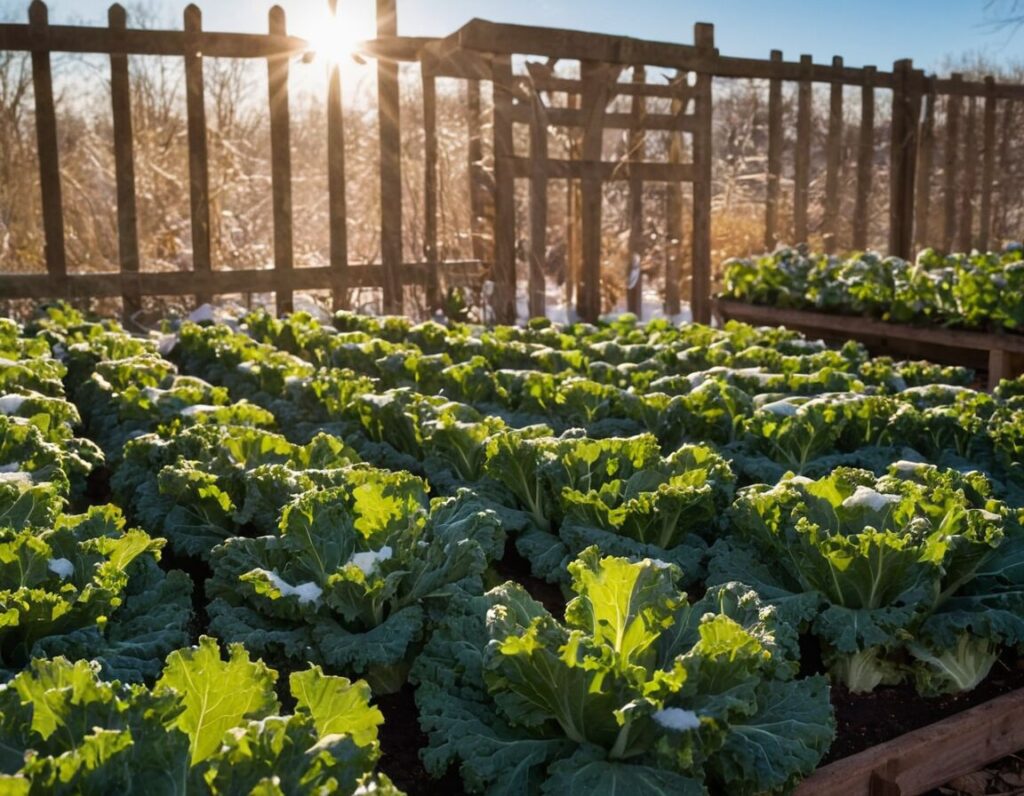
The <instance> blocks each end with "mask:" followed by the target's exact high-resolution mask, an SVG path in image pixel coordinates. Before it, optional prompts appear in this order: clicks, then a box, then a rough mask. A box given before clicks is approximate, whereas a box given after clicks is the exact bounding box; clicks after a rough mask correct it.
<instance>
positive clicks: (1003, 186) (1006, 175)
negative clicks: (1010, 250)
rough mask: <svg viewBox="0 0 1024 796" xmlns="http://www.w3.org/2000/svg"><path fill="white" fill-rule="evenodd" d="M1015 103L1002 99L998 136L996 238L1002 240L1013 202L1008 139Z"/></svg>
mask: <svg viewBox="0 0 1024 796" xmlns="http://www.w3.org/2000/svg"><path fill="white" fill-rule="evenodd" d="M1015 116H1016V103H1013V102H1010V101H1008V100H1004V101H1003V116H1002V122H1001V127H1002V134H1001V135H1000V138H999V177H998V186H999V187H998V190H999V213H998V218H999V223H998V227H997V230H996V240H997V241H999V242H1002V240H1003V239H1005V238H1006V237H1007V236H1008V234H1009V230H1007V222H1008V221H1009V210H1010V206H1011V204H1012V203H1013V196H1014V191H1013V176H1012V172H1013V163H1012V160H1011V153H1010V140H1011V138H1012V137H1013V136H1014V131H1015V129H1016V128H1015V127H1014V124H1015V121H1016V120H1015Z"/></svg>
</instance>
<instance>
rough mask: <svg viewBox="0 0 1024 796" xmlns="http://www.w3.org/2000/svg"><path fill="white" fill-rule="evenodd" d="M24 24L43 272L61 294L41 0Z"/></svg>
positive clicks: (53, 115)
mask: <svg viewBox="0 0 1024 796" xmlns="http://www.w3.org/2000/svg"><path fill="white" fill-rule="evenodd" d="M28 24H29V31H30V35H31V37H32V89H33V94H34V95H35V106H36V146H37V147H38V149H39V188H40V190H41V191H42V208H43V236H44V239H45V242H46V272H47V274H48V275H49V278H50V281H51V283H52V284H53V288H54V292H55V293H62V292H63V290H64V287H65V281H66V277H67V272H68V266H67V255H66V253H65V249H64V204H63V201H62V200H61V188H60V154H59V149H58V146H57V111H56V108H55V107H54V102H53V72H52V70H51V68H50V50H49V26H50V23H49V12H48V11H47V8H46V3H44V2H42V0H33V3H32V5H30V6H29V9H28Z"/></svg>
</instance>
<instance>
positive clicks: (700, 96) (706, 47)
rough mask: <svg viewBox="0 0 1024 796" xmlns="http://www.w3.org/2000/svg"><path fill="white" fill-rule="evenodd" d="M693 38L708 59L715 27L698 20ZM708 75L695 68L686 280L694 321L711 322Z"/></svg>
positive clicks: (709, 90)
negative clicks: (690, 229)
mask: <svg viewBox="0 0 1024 796" xmlns="http://www.w3.org/2000/svg"><path fill="white" fill-rule="evenodd" d="M693 40H694V43H695V44H696V45H697V49H698V50H699V51H700V52H701V54H702V55H704V56H706V58H707V59H708V60H711V59H712V57H713V55H714V53H715V28H714V26H713V25H709V24H706V23H701V22H698V23H697V24H696V25H694V26H693ZM711 81H712V76H711V74H710V73H708V72H697V85H696V88H695V93H696V99H695V113H694V115H695V116H696V117H697V120H698V121H697V127H696V129H695V130H694V133H693V164H694V172H695V173H694V180H693V240H692V241H691V252H692V257H693V266H692V267H693V278H692V281H691V283H690V285H691V290H690V310H691V312H692V313H693V320H694V321H696V322H697V323H711V189H712V185H711V114H712V110H713V106H712V98H711Z"/></svg>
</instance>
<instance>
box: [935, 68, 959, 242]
mask: <svg viewBox="0 0 1024 796" xmlns="http://www.w3.org/2000/svg"><path fill="white" fill-rule="evenodd" d="M951 80H952V82H953V83H954V84H958V83H960V82H961V81H962V80H963V76H962V75H960V74H957V73H954V74H953V75H952V77H951ZM938 90H939V83H938V81H936V91H938ZM962 102H963V101H962V100H961V99H960V96H959V95H958V94H955V93H951V94H950V95H949V96H948V97H946V141H945V145H944V152H943V165H944V171H945V174H944V175H943V196H942V200H943V225H942V248H943V250H944V251H947V252H948V251H949V250H950V249H952V248H953V243H954V241H955V240H956V233H957V217H956V178H957V171H958V169H959V156H960V151H959V150H960V111H961V107H962Z"/></svg>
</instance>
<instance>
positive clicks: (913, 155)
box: [889, 59, 920, 259]
mask: <svg viewBox="0 0 1024 796" xmlns="http://www.w3.org/2000/svg"><path fill="white" fill-rule="evenodd" d="M893 72H894V73H896V74H897V76H898V80H897V84H896V86H895V88H894V89H893V92H892V140H891V144H890V150H889V175H890V177H889V182H890V185H889V251H890V253H892V254H894V255H896V256H897V257H903V258H905V259H909V258H910V257H911V256H912V250H913V247H914V184H915V180H914V174H915V171H916V163H917V128H918V117H919V115H920V89H919V88H917V87H916V86H915V82H916V81H915V73H914V69H913V63H912V62H911V61H910V59H904V60H900V61H897V62H896V63H895V64H893Z"/></svg>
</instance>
